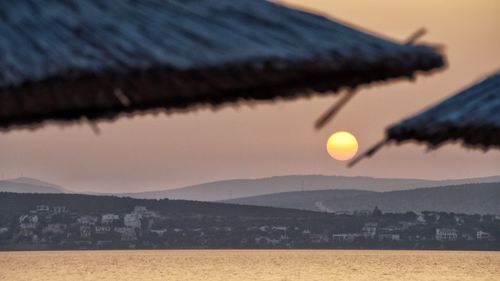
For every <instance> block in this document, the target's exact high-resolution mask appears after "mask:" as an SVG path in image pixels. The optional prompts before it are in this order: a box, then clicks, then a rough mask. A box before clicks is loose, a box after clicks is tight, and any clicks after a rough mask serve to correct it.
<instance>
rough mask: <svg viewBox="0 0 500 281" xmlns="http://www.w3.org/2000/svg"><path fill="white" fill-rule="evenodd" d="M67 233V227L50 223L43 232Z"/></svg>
mask: <svg viewBox="0 0 500 281" xmlns="http://www.w3.org/2000/svg"><path fill="white" fill-rule="evenodd" d="M65 231H66V225H65V224H62V223H49V224H48V225H47V227H46V228H45V229H44V230H43V232H50V233H64V232H65Z"/></svg>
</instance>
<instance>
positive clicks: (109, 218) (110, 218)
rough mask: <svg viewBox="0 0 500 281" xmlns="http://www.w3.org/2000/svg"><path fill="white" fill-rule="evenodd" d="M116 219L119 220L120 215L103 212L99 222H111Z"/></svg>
mask: <svg viewBox="0 0 500 281" xmlns="http://www.w3.org/2000/svg"><path fill="white" fill-rule="evenodd" d="M118 220H120V216H119V215H115V214H104V215H102V217H101V222H102V223H103V224H111V223H113V222H115V221H118Z"/></svg>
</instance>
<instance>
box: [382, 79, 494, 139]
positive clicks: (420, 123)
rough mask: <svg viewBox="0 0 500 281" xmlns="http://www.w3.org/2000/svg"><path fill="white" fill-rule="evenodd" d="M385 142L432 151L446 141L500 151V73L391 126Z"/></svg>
mask: <svg viewBox="0 0 500 281" xmlns="http://www.w3.org/2000/svg"><path fill="white" fill-rule="evenodd" d="M386 134H387V139H388V140H392V141H394V142H397V143H400V142H404V141H407V140H415V141H418V142H424V143H427V144H428V145H429V147H431V148H434V147H437V146H439V145H441V144H443V143H446V142H448V141H452V142H456V141H459V142H461V143H462V144H464V145H466V146H469V147H476V148H482V149H488V148H497V149H500V71H499V72H497V73H495V74H493V75H491V76H490V77H488V78H486V79H484V80H482V81H481V82H479V83H477V84H475V85H473V86H472V87H470V88H467V89H465V90H463V91H461V92H459V93H458V94H456V95H454V96H452V97H450V98H448V99H446V100H444V101H442V102H441V103H439V104H437V105H435V106H433V107H431V108H429V109H428V110H426V111H424V112H422V113H420V114H418V115H416V116H414V117H411V118H409V119H406V120H404V121H403V122H401V123H399V124H397V125H395V126H392V127H390V128H389V129H388V130H387V132H386Z"/></svg>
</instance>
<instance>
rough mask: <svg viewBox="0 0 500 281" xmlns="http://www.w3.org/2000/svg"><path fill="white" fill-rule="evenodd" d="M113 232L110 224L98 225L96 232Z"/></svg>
mask: <svg viewBox="0 0 500 281" xmlns="http://www.w3.org/2000/svg"><path fill="white" fill-rule="evenodd" d="M109 232H111V226H109V225H96V227H95V233H98V234H103V233H109Z"/></svg>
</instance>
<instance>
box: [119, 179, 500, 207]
mask: <svg viewBox="0 0 500 281" xmlns="http://www.w3.org/2000/svg"><path fill="white" fill-rule="evenodd" d="M487 182H500V176H493V177H483V178H471V179H458V180H442V181H434V180H420V179H384V178H370V177H342V176H322V175H291V176H278V177H270V178H262V179H237V180H225V181H216V182H211V183H203V184H199V185H192V186H187V187H183V188H179V189H167V190H159V191H148V192H138V193H124V194H118V195H120V196H129V197H133V198H143V199H160V198H170V199H185V200H198V201H222V200H229V199H234V198H241V197H250V196H257V195H265V194H272V193H279V192H290V191H311V190H338V189H356V190H369V191H379V192H382V191H394V190H408V189H414V188H421V187H434V186H447V185H459V184H467V183H487Z"/></svg>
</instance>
